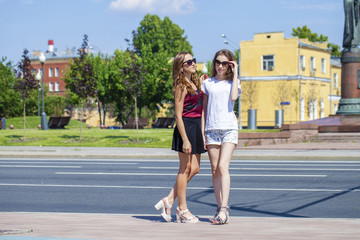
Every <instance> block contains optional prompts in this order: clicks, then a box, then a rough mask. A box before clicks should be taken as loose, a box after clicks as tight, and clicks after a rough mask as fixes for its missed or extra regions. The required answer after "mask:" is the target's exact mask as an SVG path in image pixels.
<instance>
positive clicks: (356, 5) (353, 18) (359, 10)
mask: <svg viewBox="0 0 360 240" xmlns="http://www.w3.org/2000/svg"><path fill="white" fill-rule="evenodd" d="M344 10H345V28H344V38H343V47H344V48H347V49H351V48H357V46H358V45H360V0H344Z"/></svg>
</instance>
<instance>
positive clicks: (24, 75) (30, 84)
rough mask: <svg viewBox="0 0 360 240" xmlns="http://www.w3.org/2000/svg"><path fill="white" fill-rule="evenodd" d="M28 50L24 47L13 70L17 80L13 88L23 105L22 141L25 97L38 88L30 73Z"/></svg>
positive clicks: (37, 83)
mask: <svg viewBox="0 0 360 240" xmlns="http://www.w3.org/2000/svg"><path fill="white" fill-rule="evenodd" d="M28 53H29V51H28V50H27V49H24V53H23V59H22V60H21V61H20V62H19V63H18V69H17V70H15V74H16V77H17V78H18V81H17V82H16V83H15V86H14V88H15V89H16V90H17V91H19V92H20V94H21V97H22V99H23V106H24V141H26V131H25V129H26V99H27V98H28V97H29V95H30V93H31V92H34V90H35V89H38V87H39V82H38V81H37V80H36V79H35V77H34V75H33V73H32V67H31V60H30V58H29V57H28V55H27V54H28Z"/></svg>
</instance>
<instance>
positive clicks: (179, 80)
mask: <svg viewBox="0 0 360 240" xmlns="http://www.w3.org/2000/svg"><path fill="white" fill-rule="evenodd" d="M187 54H190V55H191V53H189V52H180V53H178V54H176V56H175V58H174V62H173V65H172V78H173V92H174V93H175V89H176V86H179V87H180V89H184V88H186V90H187V91H188V92H189V93H190V94H195V91H194V89H193V88H192V87H191V84H190V83H189V82H188V81H187V80H186V78H185V74H184V72H183V71H182V69H181V67H182V65H183V63H184V59H185V56H186V55H187ZM189 80H190V81H192V82H193V83H194V84H195V85H196V87H197V88H198V89H199V90H201V86H200V80H199V77H198V75H197V73H196V72H195V73H193V74H191V79H189Z"/></svg>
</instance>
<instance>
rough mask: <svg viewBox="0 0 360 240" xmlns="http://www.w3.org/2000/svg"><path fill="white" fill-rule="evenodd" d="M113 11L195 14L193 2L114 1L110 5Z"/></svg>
mask: <svg viewBox="0 0 360 240" xmlns="http://www.w3.org/2000/svg"><path fill="white" fill-rule="evenodd" d="M110 9H111V10H113V11H140V12H152V13H154V12H155V13H175V14H186V13H190V12H193V11H194V9H195V4H194V2H193V0H113V1H112V2H111V3H110Z"/></svg>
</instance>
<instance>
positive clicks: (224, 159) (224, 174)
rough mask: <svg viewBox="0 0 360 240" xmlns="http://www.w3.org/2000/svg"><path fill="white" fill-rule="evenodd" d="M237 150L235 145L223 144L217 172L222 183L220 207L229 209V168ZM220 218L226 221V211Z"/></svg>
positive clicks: (221, 212) (220, 214)
mask: <svg viewBox="0 0 360 240" xmlns="http://www.w3.org/2000/svg"><path fill="white" fill-rule="evenodd" d="M234 149H235V144H233V143H223V144H222V145H221V149H220V157H219V161H218V167H217V170H218V171H219V175H220V179H221V180H220V182H221V191H220V192H221V204H220V207H227V206H228V202H229V195H230V173H229V166H230V161H231V157H232V155H233V152H234ZM223 210H224V209H223ZM219 217H220V218H222V219H225V218H226V216H225V211H220V213H219Z"/></svg>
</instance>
